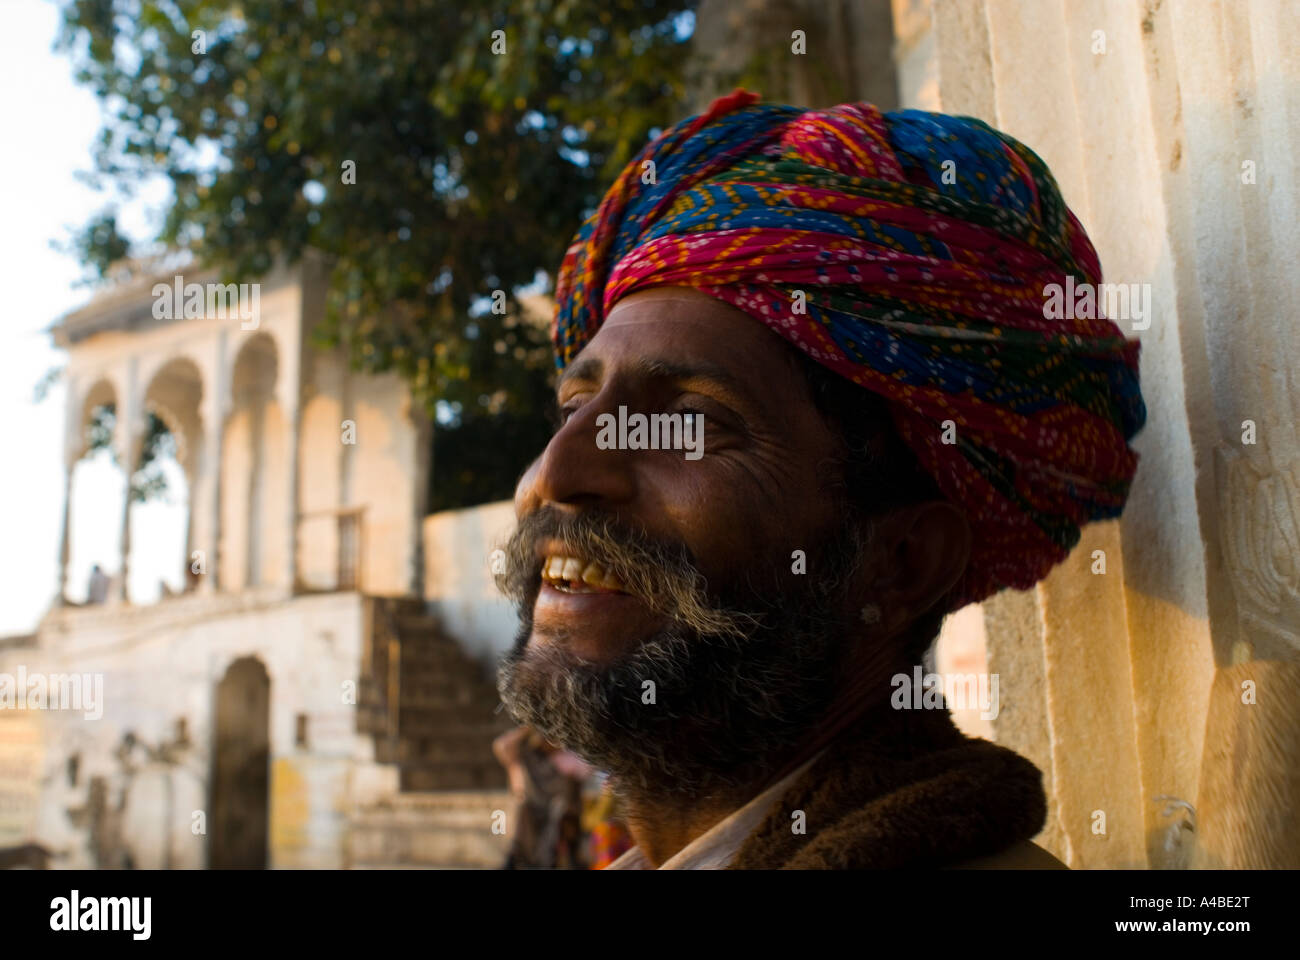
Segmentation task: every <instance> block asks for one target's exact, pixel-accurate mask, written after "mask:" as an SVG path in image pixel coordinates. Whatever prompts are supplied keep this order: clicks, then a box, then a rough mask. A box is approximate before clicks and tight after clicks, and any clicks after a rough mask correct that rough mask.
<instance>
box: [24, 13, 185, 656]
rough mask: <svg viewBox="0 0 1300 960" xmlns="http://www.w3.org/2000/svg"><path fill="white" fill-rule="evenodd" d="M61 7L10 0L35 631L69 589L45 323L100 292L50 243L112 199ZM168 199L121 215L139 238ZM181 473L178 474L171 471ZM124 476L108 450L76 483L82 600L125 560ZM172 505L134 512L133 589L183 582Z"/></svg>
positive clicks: (138, 595)
mask: <svg viewBox="0 0 1300 960" xmlns="http://www.w3.org/2000/svg"><path fill="white" fill-rule="evenodd" d="M58 10H59V8H58V7H57V6H56V4H55V3H53V2H51V0H0V13H2V14H3V18H4V29H3V30H0V91H2V93H0V130H5V131H6V132H7V134H8V136H7V137H6V143H5V146H4V148H3V149H0V210H2V211H4V229H3V230H0V280H2V281H3V290H4V298H5V301H4V302H5V306H6V308H7V310H6V316H5V318H4V319H3V321H0V424H3V428H4V437H5V441H6V442H5V443H4V445H3V447H0V449H2V450H3V451H4V453H5V454H6V455H5V456H4V457H3V458H0V636H4V635H7V634H12V633H26V632H30V631H31V630H32V629H33V628H34V627H35V625H36V623H37V621H38V620H39V619H40V617H41V616H42V615H43V614H44V612H45V611H46V610H47V609H48V607H49V605H50V601H51V600H52V599H53V597H54V594H55V591H56V590H57V585H58V558H59V530H60V523H61V520H62V509H63V503H62V499H63V464H62V454H61V452H60V447H61V443H60V440H61V438H62V436H63V417H64V391H63V387H62V384H59V385H56V386H55V388H54V389H52V390H51V391H50V393H49V395H48V397H47V398H46V399H45V401H44V402H43V403H40V404H37V403H35V402H34V398H33V388H34V387H35V385H36V382H37V381H38V380H40V379H41V376H42V375H43V374H44V373H45V372H46V371H47V370H49V369H50V368H51V367H55V366H60V365H62V363H63V354H62V352H61V351H59V350H56V349H54V347H53V345H52V344H51V342H50V338H49V336H47V335H46V334H44V333H43V332H42V331H43V330H45V329H46V328H47V327H48V326H49V325H50V324H51V323H53V322H54V321H55V320H57V319H58V318H59V317H60V316H62V315H63V314H65V313H67V312H68V311H69V310H72V309H75V308H76V307H79V306H81V305H82V304H84V303H85V302H86V301H87V300H88V299H89V298H90V296H91V291H90V289H89V288H87V287H80V286H77V285H76V283H77V281H78V279H80V277H81V276H82V270H81V268H80V266H79V265H78V264H77V262H76V261H75V260H74V259H73V258H72V257H70V256H67V255H65V254H62V253H59V252H57V251H55V250H53V249H52V248H51V247H50V241H52V240H58V241H64V240H66V238H67V236H68V228H69V227H73V226H78V225H80V224H82V223H84V222H85V221H86V220H87V219H88V218H89V217H90V215H92V214H93V213H96V212H98V211H99V210H100V209H101V208H102V207H104V206H105V205H106V204H107V202H108V201H109V200H110V197H109V196H108V195H106V194H98V193H95V192H94V191H93V190H91V189H90V188H89V187H87V186H86V185H85V184H83V183H81V182H79V181H78V180H77V179H76V178H75V176H74V174H75V173H76V172H77V171H79V170H89V169H90V167H91V144H92V142H93V140H94V138H95V134H96V133H97V131H98V130H99V122H100V117H99V107H98V103H97V101H96V100H95V98H94V97H93V96H92V95H91V94H90V92H89V91H88V90H84V89H82V88H80V87H78V86H76V84H75V83H74V82H73V79H72V68H71V64H70V63H69V61H68V60H67V58H66V57H64V56H62V55H60V54H56V53H54V52H53V50H52V47H53V43H54V37H55V34H56V32H57V26H58V20H59V12H58ZM166 197H167V193H166V189H165V185H160V186H159V189H156V190H151V191H149V194H148V198H147V200H146V201H144V202H135V203H131V204H126V205H124V206H123V207H122V209H121V215H120V218H119V223H121V224H122V226H123V229H124V230H126V231H127V232H128V233H130V234H131V235H132V236H133V237H135V238H139V239H145V238H147V237H148V236H149V235H150V234H151V233H152V232H153V231H152V229H151V224H152V223H153V222H154V221H153V219H152V216H151V215H152V214H155V213H156V211H157V207H158V205H159V204H160V203H161V202H162V201H165V199H166ZM168 475H169V480H176V479H177V474H176V471H174V470H173V471H169V474H168ZM123 484H124V481H123V478H122V475H121V473H120V471H118V470H116V468H114V467H113V466H112V465H111V463H109V462H107V461H106V460H104V459H102V458H101V459H99V460H97V461H86V462H83V463H82V464H81V465H80V466H79V467H78V469H77V471H76V481H75V486H74V492H73V533H74V535H73V541H72V542H73V557H72V562H71V564H70V569H69V579H68V586H69V590H68V592H69V595H70V596H71V597H72V598H73V599H74V600H75V599H81V598H82V597H84V596H85V590H86V579H87V576H88V574H89V571H90V567H91V564H93V563H96V562H98V563H99V564H100V565H101V566H102V567H103V568H104V570H105V571H106V572H107V573H109V574H114V573H116V572H117V571H118V569H119V561H118V549H117V544H118V532H119V530H120V527H121V498H122V492H123ZM172 490H173V491H174V493H172V494H171V496H172V497H173V499H175V500H177V501H179V502H178V503H174V504H172V505H167V504H152V503H151V504H147V505H145V506H143V507H137V508H135V509H134V510H133V511H132V518H133V523H132V543H133V545H134V546H133V553H132V570H131V584H130V586H131V595H132V598H133V599H135V600H137V601H139V602H148V601H149V600H151V599H153V598H154V597H156V596H157V593H158V581H159V579H160V578H164V577H165V578H166V579H167V580H168V582H170V583H171V584H172V585H173V586H176V587H179V585H180V583H181V573H182V569H183V568H182V562H183V551H184V540H183V529H184V516H185V506H184V498H185V492H184V486H183V481H182V482H181V483H179V484H177V483H172Z"/></svg>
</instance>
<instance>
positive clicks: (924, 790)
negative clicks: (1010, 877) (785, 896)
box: [730, 705, 1047, 870]
mask: <svg viewBox="0 0 1300 960" xmlns="http://www.w3.org/2000/svg"><path fill="white" fill-rule="evenodd" d="M797 810H802V811H803V812H804V814H805V823H806V833H802V834H798V833H795V832H794V829H793V825H794V824H795V823H796V821H795V820H794V819H793V816H792V815H793V813H794V812H795V811H797ZM1046 817H1047V799H1046V796H1045V795H1044V793H1043V786H1042V774H1041V773H1040V772H1039V770H1038V768H1037V767H1035V766H1034V765H1033V764H1032V763H1030V762H1029V761H1028V760H1026V759H1024V758H1023V757H1021V756H1019V755H1018V754H1015V753H1012V752H1011V751H1010V750H1007V749H1006V748H1004V747H999V746H997V745H996V744H993V743H989V742H988V741H985V740H974V739H970V738H968V737H966V736H964V735H963V734H962V733H961V732H960V731H959V730H958V729H957V728H956V727H955V726H954V725H953V722H952V719H951V717H950V716H949V715H948V712H947V711H946V710H893V709H890V708H889V707H888V706H887V705H886V706H885V707H884V708H883V709H876V710H873V711H871V712H870V713H869V714H868V715H866V716H864V717H863V718H862V719H861V720H859V721H858V722H856V723H855V724H853V725H852V726H851V727H849V728H848V729H847V730H846V731H845V732H844V734H842V735H841V736H839V737H838V738H837V739H836V740H835V741H834V742H833V743H831V745H830V746H829V747H827V749H826V750H825V752H824V753H823V754H822V755H821V756H820V757H818V759H817V761H816V762H815V763H814V764H813V765H812V766H811V767H809V768H808V770H806V771H805V772H804V774H803V775H802V776H801V777H800V778H799V779H798V780H796V781H795V783H794V784H793V785H792V786H791V787H790V789H789V790H787V791H786V793H785V795H784V796H783V797H782V798H781V800H780V802H779V803H777V804H776V805H775V806H774V807H773V809H772V811H771V813H769V814H768V816H767V817H766V819H764V821H763V822H762V823H761V824H760V825H759V827H758V828H757V829H756V830H755V831H754V832H753V833H751V834H750V835H749V836H748V837H747V838H746V840H745V842H744V843H743V844H742V845H741V848H740V850H739V852H738V853H737V855H736V857H735V859H734V860H733V861H732V863H731V867H730V869H733V870H775V869H782V870H807V869H813V870H816V869H823V870H827V869H829V870H846V869H847V870H852V869H890V868H898V867H943V866H953V865H955V864H959V863H961V862H963V861H966V860H971V859H974V858H978V857H984V856H989V855H991V854H995V853H998V852H999V851H1002V850H1004V849H1006V848H1007V847H1010V846H1012V845H1013V844H1016V843H1019V842H1021V841H1024V840H1028V839H1029V838H1030V837H1032V836H1034V835H1035V834H1036V833H1038V831H1039V830H1040V829H1041V828H1042V826H1043V822H1044V821H1045V819H1046Z"/></svg>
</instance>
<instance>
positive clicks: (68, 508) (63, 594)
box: [55, 457, 77, 606]
mask: <svg viewBox="0 0 1300 960" xmlns="http://www.w3.org/2000/svg"><path fill="white" fill-rule="evenodd" d="M76 468H77V460H76V459H74V458H71V457H67V458H65V460H64V470H63V529H62V533H61V535H60V541H59V592H58V595H57V596H56V597H55V602H56V603H57V604H58V605H59V606H64V605H66V604H67V602H68V561H69V560H70V559H71V557H72V472H73V471H74V470H75V469H76Z"/></svg>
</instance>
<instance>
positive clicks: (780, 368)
mask: <svg viewBox="0 0 1300 960" xmlns="http://www.w3.org/2000/svg"><path fill="white" fill-rule="evenodd" d="M791 354H792V348H791V347H789V346H788V345H787V344H786V343H785V341H784V340H782V339H781V337H779V336H778V335H777V334H775V333H773V332H772V331H771V330H769V329H767V327H766V326H764V325H763V324H761V323H758V322H756V321H755V320H754V319H753V318H752V317H750V316H748V315H747V314H745V313H743V312H742V311H740V310H738V309H737V308H735V307H733V306H731V305H730V304H728V303H724V302H723V301H721V300H718V299H716V298H714V297H711V296H709V295H708V294H705V293H701V292H700V291H698V290H693V289H689V288H681V287H662V288H656V289H654V290H648V291H642V292H639V293H636V294H632V295H631V296H628V297H625V298H623V299H622V300H620V301H619V302H618V303H616V304H615V305H614V307H613V308H612V309H611V310H610V312H609V315H608V316H607V317H606V319H605V322H604V323H603V324H602V325H601V327H600V329H599V330H598V331H597V332H596V335H595V336H594V337H593V338H592V340H591V342H590V343H589V344H587V346H586V347H585V348H584V349H583V350H582V352H581V353H580V354H579V355H578V356H577V358H575V360H574V361H573V363H571V364H570V365H569V367H568V369H567V370H566V371H565V373H564V374H563V375H562V376H561V382H563V381H564V380H566V379H569V378H570V377H576V376H581V377H583V378H590V379H599V378H600V376H601V374H602V373H607V372H608V371H609V370H610V369H611V368H613V367H615V366H617V367H622V366H625V365H630V366H634V367H635V368H637V369H638V370H639V371H640V372H643V373H648V374H651V375H662V376H672V375H678V376H685V375H688V374H689V373H691V372H694V371H698V372H700V373H706V374H712V375H721V374H724V373H730V374H731V375H732V376H733V377H734V378H735V379H736V380H737V381H746V380H754V381H756V382H762V381H763V380H764V379H768V378H771V377H773V376H780V375H786V376H788V375H789V372H790V371H792V370H793V369H794V364H793V357H792V356H791Z"/></svg>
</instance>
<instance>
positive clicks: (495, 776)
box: [401, 763, 506, 791]
mask: <svg viewBox="0 0 1300 960" xmlns="http://www.w3.org/2000/svg"><path fill="white" fill-rule="evenodd" d="M505 782H506V774H505V771H504V770H502V769H501V767H500V766H499V765H495V764H494V765H493V766H487V765H482V766H466V765H465V764H460V763H452V764H442V763H438V764H428V763H426V764H421V765H420V766H418V767H404V768H402V775H401V789H402V790H403V791H410V790H483V789H491V788H500V787H502V786H504V785H505Z"/></svg>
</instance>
